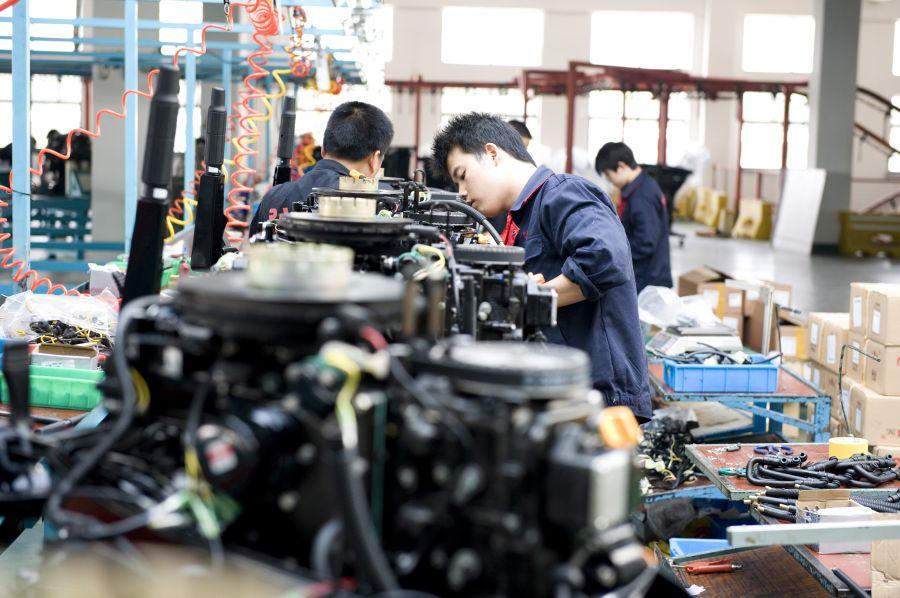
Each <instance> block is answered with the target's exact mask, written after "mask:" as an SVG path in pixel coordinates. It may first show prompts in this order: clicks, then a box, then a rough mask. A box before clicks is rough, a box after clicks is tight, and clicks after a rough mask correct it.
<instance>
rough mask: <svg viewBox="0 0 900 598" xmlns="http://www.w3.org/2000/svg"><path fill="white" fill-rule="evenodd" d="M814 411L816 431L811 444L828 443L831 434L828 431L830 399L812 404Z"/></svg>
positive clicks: (826, 398)
mask: <svg viewBox="0 0 900 598" xmlns="http://www.w3.org/2000/svg"><path fill="white" fill-rule="evenodd" d="M813 405H814V406H815V410H816V415H815V419H814V425H815V427H816V431H815V433H814V434H813V442H828V439H829V438H831V433H830V432H829V431H828V428H829V426H830V425H831V397H825V398H824V400H819V401H816V402H815V403H813Z"/></svg>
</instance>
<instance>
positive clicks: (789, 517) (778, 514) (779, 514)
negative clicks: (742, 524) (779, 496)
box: [756, 505, 797, 521]
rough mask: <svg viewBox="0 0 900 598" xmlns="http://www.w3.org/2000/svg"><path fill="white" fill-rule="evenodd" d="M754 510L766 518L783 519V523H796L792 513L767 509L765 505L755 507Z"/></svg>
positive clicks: (771, 508)
mask: <svg viewBox="0 0 900 598" xmlns="http://www.w3.org/2000/svg"><path fill="white" fill-rule="evenodd" d="M756 510H757V511H759V512H760V513H762V514H763V515H766V516H768V517H775V518H776V519H783V520H785V521H796V519H797V518H796V517H795V516H794V514H793V513H790V512H788V511H785V510H783V509H776V508H773V507H767V506H766V505H756Z"/></svg>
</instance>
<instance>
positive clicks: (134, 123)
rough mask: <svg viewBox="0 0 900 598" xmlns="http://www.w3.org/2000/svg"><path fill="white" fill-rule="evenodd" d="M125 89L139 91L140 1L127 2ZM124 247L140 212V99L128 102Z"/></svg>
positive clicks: (129, 0) (131, 97)
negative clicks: (138, 101)
mask: <svg viewBox="0 0 900 598" xmlns="http://www.w3.org/2000/svg"><path fill="white" fill-rule="evenodd" d="M124 21H125V31H124V36H125V89H137V88H138V82H137V75H138V72H137V71H138V66H137V65H138V0H125V19H124ZM125 102H126V103H125V106H126V108H127V114H126V115H125V181H124V182H125V237H124V238H125V247H130V246H131V231H132V229H133V228H134V218H135V214H136V213H137V199H138V175H137V154H138V152H137V147H138V118H137V108H138V104H137V96H135V95H134V94H131V95H129V96H128V98H127V99H126V100H125Z"/></svg>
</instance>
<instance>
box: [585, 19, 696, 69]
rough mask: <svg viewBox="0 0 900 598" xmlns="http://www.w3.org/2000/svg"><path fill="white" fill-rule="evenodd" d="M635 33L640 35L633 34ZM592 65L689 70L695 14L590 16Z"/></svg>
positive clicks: (691, 65)
mask: <svg viewBox="0 0 900 598" xmlns="http://www.w3.org/2000/svg"><path fill="white" fill-rule="evenodd" d="M638 31H639V32H640V35H635V33H636V32H638ZM591 62H593V63H595V64H608V65H615V66H630V67H636V68H645V69H681V70H690V69H691V68H692V67H693V65H694V15H692V14H690V13H685V12H652V11H611V10H601V11H596V12H594V13H593V14H591Z"/></svg>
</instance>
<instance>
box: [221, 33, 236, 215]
mask: <svg viewBox="0 0 900 598" xmlns="http://www.w3.org/2000/svg"><path fill="white" fill-rule="evenodd" d="M222 87H224V88H225V110H228V111H230V110H231V49H230V48H226V49H225V50H223V51H222ZM230 158H231V143H226V144H225V159H226V160H228V159H230ZM233 169H234V167H233V166H232V167H228V170H229V172H230V171H232V170H233ZM229 191H231V177H225V197H226V198H227V197H228V192H229ZM225 203H226V204H227V203H228V201H227V199H226V201H225ZM223 209H224V206H223Z"/></svg>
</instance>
